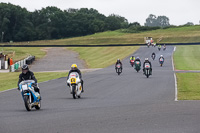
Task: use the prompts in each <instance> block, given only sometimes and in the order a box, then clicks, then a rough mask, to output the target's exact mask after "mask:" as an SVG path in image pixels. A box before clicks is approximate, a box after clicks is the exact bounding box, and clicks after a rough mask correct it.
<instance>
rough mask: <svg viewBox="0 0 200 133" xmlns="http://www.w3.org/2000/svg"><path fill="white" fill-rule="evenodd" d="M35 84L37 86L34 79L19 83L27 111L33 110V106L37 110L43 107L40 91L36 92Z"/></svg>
mask: <svg viewBox="0 0 200 133" xmlns="http://www.w3.org/2000/svg"><path fill="white" fill-rule="evenodd" d="M34 86H36V84H35V81H34V80H25V81H22V82H21V83H20V84H19V89H20V92H21V94H22V98H23V100H24V104H25V107H26V110H27V111H31V109H32V108H33V107H35V109H36V110H39V109H40V108H41V96H40V94H39V93H38V92H35V90H34Z"/></svg>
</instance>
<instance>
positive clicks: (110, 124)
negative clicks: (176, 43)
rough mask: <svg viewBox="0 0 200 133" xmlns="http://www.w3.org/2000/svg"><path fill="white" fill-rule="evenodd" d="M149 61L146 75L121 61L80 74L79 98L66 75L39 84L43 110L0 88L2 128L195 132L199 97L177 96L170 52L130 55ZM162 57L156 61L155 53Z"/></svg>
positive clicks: (67, 132) (55, 132) (31, 132)
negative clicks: (150, 71) (179, 98)
mask: <svg viewBox="0 0 200 133" xmlns="http://www.w3.org/2000/svg"><path fill="white" fill-rule="evenodd" d="M153 51H154V52H155V53H156V55H157V56H156V59H155V60H154V61H153V60H152V59H150V60H151V62H152V66H153V75H152V76H150V77H149V78H146V77H145V75H143V74H142V71H139V72H138V73H137V72H136V71H135V70H134V69H133V68H132V67H131V66H130V64H129V59H128V58H129V57H128V58H126V59H125V60H123V61H122V63H123V72H122V74H121V75H119V76H118V75H117V74H116V73H115V70H114V65H112V66H110V67H108V68H105V69H100V70H97V71H93V72H88V73H84V74H83V80H84V90H85V92H84V93H83V94H82V97H81V99H73V98H72V95H71V94H70V91H69V88H68V87H67V85H66V78H60V79H56V80H51V81H48V82H44V83H40V84H39V86H40V89H41V95H42V107H41V110H39V111H36V110H35V109H33V110H32V111H30V112H27V111H26V109H25V107H24V103H23V100H22V97H21V94H20V93H19V91H17V90H10V91H7V92H2V93H0V107H1V108H0V131H1V132H2V133H12V132H15V133H27V132H28V133H35V132H39V133H40V132H43V133H79V132H81V133H199V131H200V126H199V125H200V124H199V123H200V111H199V110H200V102H199V101H175V79H174V71H173V68H172V60H171V55H172V53H173V47H172V46H168V47H167V50H166V51H158V50H157V48H152V47H151V48H147V47H141V48H140V49H139V50H138V51H137V52H136V53H135V54H134V55H135V56H140V58H141V60H142V62H143V61H144V58H146V57H148V58H150V55H151V53H152V52H153ZM160 54H163V55H164V57H165V62H164V65H163V67H160V66H159V63H158V56H159V55H160Z"/></svg>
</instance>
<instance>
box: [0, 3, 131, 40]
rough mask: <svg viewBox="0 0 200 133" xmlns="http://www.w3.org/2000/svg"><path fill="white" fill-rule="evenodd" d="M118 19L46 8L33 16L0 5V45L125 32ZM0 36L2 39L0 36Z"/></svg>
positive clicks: (86, 11)
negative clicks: (118, 31)
mask: <svg viewBox="0 0 200 133" xmlns="http://www.w3.org/2000/svg"><path fill="white" fill-rule="evenodd" d="M127 26H128V21H127V19H126V18H124V17H121V16H119V15H115V14H111V15H109V16H108V17H106V16H105V15H103V14H100V13H99V12H98V11H97V10H95V9H92V8H91V9H88V8H81V9H67V10H64V11H62V10H61V9H59V8H57V7H46V8H42V9H41V10H35V11H34V12H29V11H27V9H26V8H21V7H20V6H16V5H13V4H10V3H8V4H7V3H0V34H1V38H2V37H3V41H4V42H5V41H10V40H12V41H33V40H46V39H59V38H66V37H75V36H83V35H89V34H94V33H96V32H103V31H107V30H116V29H120V28H126V27H127ZM2 35H3V36H2Z"/></svg>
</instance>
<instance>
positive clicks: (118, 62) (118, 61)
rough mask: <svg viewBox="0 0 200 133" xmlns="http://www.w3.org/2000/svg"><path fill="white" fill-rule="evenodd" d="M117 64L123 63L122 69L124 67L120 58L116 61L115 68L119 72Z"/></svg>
mask: <svg viewBox="0 0 200 133" xmlns="http://www.w3.org/2000/svg"><path fill="white" fill-rule="evenodd" d="M117 64H120V65H121V69H122V62H121V61H120V59H117V62H116V63H115V70H116V72H117Z"/></svg>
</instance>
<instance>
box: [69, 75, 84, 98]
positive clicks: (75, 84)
mask: <svg viewBox="0 0 200 133" xmlns="http://www.w3.org/2000/svg"><path fill="white" fill-rule="evenodd" d="M67 84H68V85H69V87H70V92H71V94H72V96H73V98H74V99H76V98H81V92H82V85H81V79H80V77H79V74H78V73H77V72H72V73H70V75H69V79H68V80H67Z"/></svg>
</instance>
